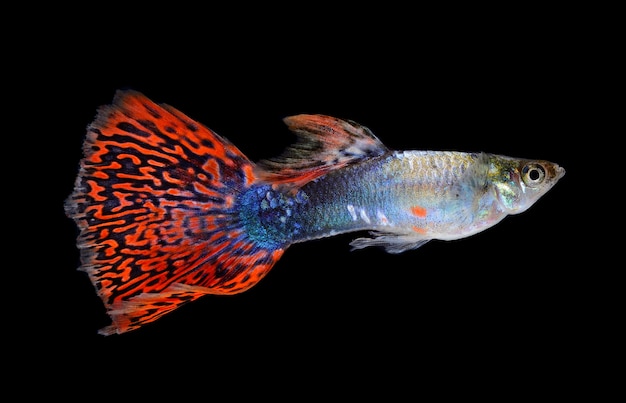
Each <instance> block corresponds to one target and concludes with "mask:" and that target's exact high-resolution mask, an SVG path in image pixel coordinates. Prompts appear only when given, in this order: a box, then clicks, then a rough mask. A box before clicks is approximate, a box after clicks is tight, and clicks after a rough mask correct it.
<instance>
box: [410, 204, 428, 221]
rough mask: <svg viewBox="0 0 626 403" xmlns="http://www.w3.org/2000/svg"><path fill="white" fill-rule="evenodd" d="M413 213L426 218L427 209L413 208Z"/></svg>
mask: <svg viewBox="0 0 626 403" xmlns="http://www.w3.org/2000/svg"><path fill="white" fill-rule="evenodd" d="M411 213H413V214H414V215H415V216H417V217H419V218H424V217H426V209H425V208H424V207H422V206H413V207H411Z"/></svg>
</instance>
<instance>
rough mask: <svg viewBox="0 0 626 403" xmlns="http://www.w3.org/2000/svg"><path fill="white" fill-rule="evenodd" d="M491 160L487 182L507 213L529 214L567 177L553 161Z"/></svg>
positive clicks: (496, 157) (497, 157)
mask: <svg viewBox="0 0 626 403" xmlns="http://www.w3.org/2000/svg"><path fill="white" fill-rule="evenodd" d="M490 160H491V161H490V167H489V174H488V179H489V181H490V182H491V184H492V185H493V189H494V191H495V194H496V198H497V201H498V204H499V205H500V208H501V209H502V211H504V212H506V213H507V214H519V213H521V212H523V211H526V210H527V209H528V208H529V207H530V206H532V205H533V204H535V202H536V201H537V200H539V198H540V197H541V196H543V195H544V194H546V193H547V192H548V191H549V190H550V189H552V187H553V186H554V185H555V184H556V183H557V182H558V181H559V179H561V178H562V177H563V175H565V169H563V168H562V167H560V166H559V165H557V164H555V163H553V162H550V161H544V160H527V159H519V158H511V157H504V156H492V158H490Z"/></svg>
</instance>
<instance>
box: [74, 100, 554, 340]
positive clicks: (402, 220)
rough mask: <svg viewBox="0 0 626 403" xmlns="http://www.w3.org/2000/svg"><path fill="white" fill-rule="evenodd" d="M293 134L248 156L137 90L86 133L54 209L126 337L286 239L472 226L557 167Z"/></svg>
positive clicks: (328, 132)
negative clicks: (293, 138)
mask: <svg viewBox="0 0 626 403" xmlns="http://www.w3.org/2000/svg"><path fill="white" fill-rule="evenodd" d="M285 122H286V124H287V125H288V127H289V128H290V129H291V130H292V131H293V132H294V133H296V134H297V135H298V141H297V142H296V143H295V144H293V145H292V146H290V147H288V148H287V149H286V150H285V152H284V153H283V154H282V155H280V156H278V157H276V158H273V159H268V160H264V161H259V162H258V163H253V162H251V161H250V160H249V159H248V158H247V157H246V156H245V155H244V154H243V153H241V151H239V150H238V149H237V148H236V147H235V146H234V145H233V144H232V143H230V142H229V141H228V140H227V139H225V138H223V137H221V136H219V135H217V134H216V133H215V132H213V131H211V130H210V129H208V128H206V127H205V126H203V125H201V124H199V123H197V122H195V121H193V120H192V119H190V118H189V117H187V116H185V115H184V114H183V113H181V112H180V111H178V110H176V109H174V108H172V107H170V106H168V105H158V104H155V103H153V102H152V101H150V100H149V99H148V98H146V97H145V96H143V95H142V94H140V93H138V92H135V91H118V93H117V94H116V96H115V99H114V101H113V103H112V104H111V105H107V106H104V107H101V108H100V110H99V112H98V115H97V117H96V119H95V121H94V122H93V123H92V124H91V125H90V126H89V127H88V130H87V132H88V133H87V138H86V140H85V145H84V154H85V157H84V158H83V160H82V161H81V167H80V171H79V174H78V176H77V179H76V184H75V189H74V191H73V193H72V194H71V195H70V197H69V198H68V199H67V201H66V204H65V208H66V213H67V215H68V216H69V217H70V218H73V219H74V220H75V222H76V223H77V225H78V228H79V230H80V234H79V237H78V241H77V245H78V247H79V249H80V250H81V252H82V253H81V261H82V266H81V270H83V271H85V272H87V274H88V275H89V277H90V279H91V281H92V283H93V284H94V286H95V287H96V290H97V292H98V295H99V296H100V297H101V298H102V300H103V302H104V304H105V306H106V308H107V312H108V314H109V316H110V317H111V319H112V322H113V323H112V324H111V325H110V326H108V327H106V328H104V329H102V330H101V331H100V333H101V334H104V335H109V334H113V333H124V332H127V331H130V330H134V329H137V328H139V327H141V326H142V325H144V324H146V323H150V322H152V321H154V320H156V319H158V318H159V317H161V316H163V315H164V314H166V313H168V312H171V311H172V310H174V309H176V308H177V307H179V306H180V305H182V304H184V303H187V302H190V301H193V300H195V299H197V298H199V297H201V296H203V295H207V294H235V293H239V292H243V291H245V290H247V289H249V288H250V287H252V286H254V285H255V284H257V283H258V281H260V280H261V279H262V278H263V277H264V276H265V275H266V274H267V272H268V271H269V270H270V269H271V268H272V266H273V265H274V264H275V263H276V261H277V260H278V259H280V257H281V256H282V254H283V253H284V251H285V250H286V249H287V248H288V247H289V246H290V245H292V244H294V243H298V242H306V241H309V240H313V239H319V238H323V237H328V236H333V235H337V234H341V233H347V232H356V231H370V235H371V236H370V237H363V238H357V239H355V240H354V241H352V243H351V245H352V247H353V248H355V249H360V248H364V247H368V246H381V247H383V248H385V250H386V251H388V252H390V253H400V252H403V251H406V250H409V249H415V248H417V247H420V246H422V245H423V244H424V243H426V242H428V241H429V240H432V239H440V240H451V239H459V238H463V237H467V236H470V235H472V234H476V233H478V232H480V231H483V230H485V229H487V228H489V227H491V226H493V225H495V224H497V223H498V222H499V221H500V220H502V219H503V218H504V217H506V216H507V215H509V214H517V213H520V212H522V211H525V210H526V209H528V208H529V207H530V206H532V205H533V204H534V203H535V202H536V201H537V200H538V199H539V198H540V197H541V196H542V195H543V194H545V193H546V192H547V191H548V190H549V189H551V188H552V187H553V186H554V184H555V183H556V182H557V181H558V180H559V179H560V178H561V177H562V176H563V175H564V173H565V171H564V169H563V168H561V167H559V166H558V165H557V164H555V163H552V162H549V161H543V160H526V159H518V158H511V157H507V156H500V155H494V154H487V153H483V152H478V153H464V152H454V151H396V150H390V149H388V148H387V147H386V146H384V145H383V143H382V142H380V140H379V139H378V138H377V137H376V136H375V135H374V134H373V133H372V132H371V131H370V130H369V129H367V128H366V127H364V126H361V125H359V124H358V123H355V122H352V121H348V120H341V119H337V118H333V117H329V116H324V115H296V116H291V117H288V118H286V119H285Z"/></svg>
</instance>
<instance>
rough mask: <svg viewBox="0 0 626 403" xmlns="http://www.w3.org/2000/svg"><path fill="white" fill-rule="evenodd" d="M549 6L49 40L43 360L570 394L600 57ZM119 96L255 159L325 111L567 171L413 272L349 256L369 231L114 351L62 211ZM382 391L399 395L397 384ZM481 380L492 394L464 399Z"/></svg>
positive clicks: (405, 257) (43, 98) (132, 25)
mask: <svg viewBox="0 0 626 403" xmlns="http://www.w3.org/2000/svg"><path fill="white" fill-rule="evenodd" d="M535 11H536V12H529V14H528V15H526V14H525V16H524V17H521V16H520V17H519V18H513V17H512V15H511V14H510V13H508V12H505V13H503V14H502V15H500V17H499V18H491V17H486V16H483V17H482V18H479V19H475V17H472V18H466V16H465V15H464V13H462V12H457V13H454V15H453V16H452V15H450V14H448V13H447V12H445V11H444V12H438V13H435V14H422V15H420V16H419V17H417V16H414V15H404V16H403V15H402V14H403V12H401V11H400V10H396V11H395V12H393V13H392V14H390V15H377V14H376V13H373V14H371V15H369V16H367V17H357V16H343V17H341V18H340V17H339V16H337V15H335V14H333V13H330V12H329V13H320V14H317V15H316V16H315V17H311V18H309V19H306V20H305V21H304V20H300V19H296V20H294V19H288V20H286V21H283V22H282V23H281V24H277V25H273V24H270V23H269V22H267V21H266V20H265V19H263V18H261V17H259V18H258V19H256V18H251V19H250V20H247V21H248V22H254V23H253V24H248V23H245V24H244V23H243V22H241V23H240V24H233V25H228V24H226V25H227V26H225V27H224V26H217V25H216V23H217V22H218V20H219V18H217V17H212V18H207V19H206V21H204V22H203V23H202V24H200V25H198V22H197V21H196V22H185V21H184V20H183V21H178V24H176V25H175V27H170V26H168V24H164V22H163V18H166V17H165V16H163V17H161V19H160V20H158V21H155V20H148V21H146V20H142V21H141V22H138V21H135V20H134V19H125V18H123V17H122V16H116V18H115V19H113V20H112V21H111V22H110V23H97V24H96V23H91V22H90V21H88V20H87V21H84V22H83V23H79V24H78V26H77V27H76V29H70V30H68V31H67V32H66V33H65V34H64V35H61V37H60V38H55V39H54V40H53V41H50V44H49V46H50V49H53V50H54V54H55V56H54V57H53V58H51V59H50V60H46V68H40V69H38V70H37V71H38V73H37V74H36V75H37V79H38V80H41V81H43V82H45V83H46V85H45V86H44V85H42V87H41V88H40V92H39V95H38V96H39V98H38V102H39V103H40V104H41V105H48V106H49V107H47V108H45V109H47V110H46V112H51V117H50V118H49V123H50V124H49V127H50V128H54V132H48V131H47V128H46V132H47V133H46V140H48V141H49V143H47V144H46V147H47V150H48V151H50V153H48V155H51V153H54V164H50V165H47V166H51V167H52V169H53V170H54V189H53V190H52V192H50V194H52V195H53V199H52V202H51V203H50V205H49V207H50V209H51V212H52V215H53V217H54V229H55V231H54V235H53V236H51V237H50V238H51V240H52V243H53V245H54V254H52V255H48V256H47V257H46V258H47V261H48V264H47V265H46V266H45V268H44V270H42V274H41V276H40V277H39V278H41V279H42V281H41V283H40V284H39V285H43V287H42V288H43V291H42V292H41V293H39V294H38V295H40V296H42V297H43V298H42V300H43V301H44V302H42V303H41V305H40V306H37V307H35V308H33V312H32V314H30V315H29V316H28V317H29V318H37V320H36V321H35V322H36V327H40V326H41V328H42V329H41V331H42V332H43V333H45V334H48V335H49V336H48V337H41V339H40V340H38V341H37V342H35V343H34V344H35V346H36V347H38V348H40V349H41V351H42V355H41V356H42V357H49V359H48V358H45V359H43V360H42V364H44V366H45V367H50V368H51V369H53V368H55V367H56V365H58V364H59V363H61V362H63V361H66V360H68V361H69V362H71V365H70V366H71V367H72V368H73V370H72V372H71V373H72V376H76V375H77V374H80V373H81V372H82V369H81V368H83V369H84V371H85V373H89V371H92V370H93V368H97V369H98V370H99V371H101V372H102V373H103V374H105V375H103V376H105V377H114V374H118V373H120V372H123V373H125V374H126V375H125V377H124V379H126V382H129V383H131V381H130V380H128V379H129V376H130V375H128V374H132V373H136V374H145V373H152V374H153V375H154V376H155V378H154V381H155V382H156V383H158V382H159V377H164V378H165V377H167V376H169V375H168V374H171V373H180V372H185V373H187V372H193V373H195V374H196V376H200V377H202V376H206V377H207V378H210V377H217V376H218V375H216V374H219V376H220V379H222V377H223V378H224V379H230V380H235V381H238V380H241V385H246V384H247V383H248V382H249V381H250V378H256V377H260V376H262V375H265V376H267V375H268V373H269V374H271V373H274V371H278V369H280V370H279V372H276V373H275V378H273V380H274V382H273V383H270V384H269V385H271V388H280V386H279V384H280V382H281V379H282V377H287V376H289V375H294V374H299V373H305V372H306V371H310V372H306V373H307V375H306V376H305V375H303V376H301V377H300V376H295V377H294V378H297V379H298V380H295V381H294V380H293V379H291V380H290V383H291V385H294V384H297V385H302V386H301V388H302V389H300V390H301V391H306V393H320V394H321V395H324V392H323V390H325V387H326V386H329V385H331V386H332V385H343V386H344V387H346V388H347V390H350V389H352V388H355V389H361V390H363V389H365V390H369V389H372V390H374V389H380V390H386V389H387V388H389V389H396V387H398V388H399V389H403V390H411V389H412V385H414V384H415V382H419V383H420V384H423V383H424V382H426V383H428V382H430V380H432V381H433V382H436V383H437V384H438V383H439V382H441V383H442V384H445V383H446V380H449V379H454V381H453V382H454V384H455V385H460V386H458V387H459V388H476V390H478V391H480V390H483V388H484V390H487V389H488V388H489V386H488V384H489V383H490V381H487V380H486V379H492V380H497V383H499V384H500V385H502V384H505V385H509V388H508V390H509V391H511V390H515V391H517V390H520V391H526V390H527V389H526V388H527V387H529V386H528V385H529V384H531V385H533V387H534V386H541V385H542V386H547V387H548V386H549V385H551V387H552V389H550V390H551V392H550V393H557V391H558V390H559V389H560V388H571V387H572V384H571V383H570V382H572V380H571V378H569V377H567V376H564V377H563V378H562V379H560V380H559V381H558V382H557V384H556V385H554V384H553V382H554V374H555V373H558V374H563V373H567V374H570V375H572V377H575V376H576V375H575V374H578V373H579V371H582V370H583V367H584V366H583V365H582V364H581V362H582V361H585V360H587V359H589V358H590V357H592V356H593V352H592V351H591V350H589V349H581V346H582V345H584V344H585V340H586V339H585V337H586V336H584V334H585V333H584V331H585V329H587V327H588V326H589V325H590V322H593V320H592V319H591V317H592V313H591V312H590V311H589V310H590V309H591V308H589V306H590V305H589V304H590V301H589V297H588V296H587V295H589V294H591V292H595V291H596V290H593V289H592V288H593V287H595V286H594V285H593V283H589V282H587V279H586V278H587V276H588V274H587V272H586V271H585V270H584V268H583V267H581V266H578V265H576V264H574V263H573V262H572V260H571V258H567V254H568V253H571V252H572V249H576V246H574V245H575V244H572V243H571V242H570V240H573V239H576V240H578V237H577V236H576V231H578V230H579V228H580V227H579V226H580V222H576V221H575V220H574V219H573V215H572V211H573V210H572V209H573V207H572V200H574V197H575V195H576V193H577V192H578V190H576V186H577V183H578V181H579V176H580V171H581V168H580V167H577V165H576V164H578V163H579V161H578V155H575V154H576V153H575V152H574V147H575V146H576V144H577V140H576V138H577V136H580V135H582V134H585V133H586V131H587V125H588V121H587V120H586V119H587V117H586V116H585V113H584V112H583V111H584V110H585V109H586V106H587V105H588V104H589V102H590V101H589V98H588V97H587V92H588V91H589V87H590V86H591V84H590V83H589V82H588V81H587V79H586V78H585V73H586V67H585V65H584V63H583V62H584V61H585V60H586V59H587V58H588V57H590V55H589V53H588V45H589V44H588V42H587V41H588V39H587V36H586V29H585V27H584V24H583V25H582V26H581V25H579V24H575V23H573V22H571V21H570V19H568V18H566V17H565V16H564V15H563V14H561V13H560V11H559V12H556V11H552V12H549V11H547V10H541V11H537V10H535ZM561 11H562V10H561ZM477 14H478V16H480V14H481V13H480V12H477ZM414 17H415V18H414ZM383 21H384V24H382V22H383ZM192 27H193V29H192ZM83 35H84V36H83ZM81 37H82V38H81ZM120 88H132V89H135V90H138V91H140V92H143V93H144V94H145V95H146V96H148V97H149V98H151V99H152V100H154V101H156V102H159V103H161V102H162V103H167V104H169V105H172V106H174V107H176V108H178V109H179V110H181V111H183V112H184V113H186V114H187V115H188V116H190V117H191V118H193V119H195V120H197V121H199V122H201V123H203V124H205V125H207V126H208V127H210V128H211V129H213V130H215V131H216V132H217V133H219V134H220V135H222V136H224V137H226V138H228V139H229V140H231V141H232V142H233V143H234V144H236V145H237V146H238V147H239V148H240V149H241V150H242V151H243V152H244V153H245V154H246V155H248V156H249V157H250V159H252V160H253V161H256V160H259V159H261V158H265V157H271V156H274V155H276V154H278V153H280V152H281V151H282V150H283V148H284V147H285V146H287V145H288V144H289V143H290V142H291V141H293V139H294V137H293V136H292V134H291V133H290V132H289V131H288V130H287V129H286V127H285V126H284V125H283V123H282V121H281V119H282V118H284V117H285V116H289V115H292V114H298V113H322V114H328V115H332V116H336V117H340V118H345V119H351V120H354V121H356V122H359V123H361V124H363V125H365V126H367V127H369V128H370V129H371V130H372V131H373V132H374V133H375V134H376V135H377V136H378V137H379V138H380V139H381V141H382V142H383V143H385V144H386V145H387V146H388V147H390V148H394V149H432V150H458V151H485V152H490V153H496V154H504V155H509V156H515V157H525V158H538V159H547V160H551V161H554V162H556V163H558V164H560V165H561V166H563V167H564V168H565V169H566V170H567V174H566V176H565V177H564V178H563V179H561V181H560V182H559V183H558V184H557V185H556V187H555V188H553V189H552V190H551V191H550V192H549V193H548V194H547V195H545V196H544V197H543V198H542V199H541V200H540V201H539V202H538V203H537V204H536V205H535V206H533V207H532V208H531V209H530V210H528V211H527V212H525V213H523V214H521V215H518V216H511V217H508V218H506V219H505V220H504V221H503V222H501V223H500V224H498V225H497V226H495V227H494V228H491V229H489V230H487V231H484V232H483V233H480V234H477V235H475V236H472V237H470V238H466V239H463V240H458V241H451V242H441V241H433V242H430V243H428V244H426V245H425V246H423V247H422V248H420V249H418V250H415V251H409V252H405V253H403V254H400V255H390V254H387V253H385V252H384V251H383V250H379V249H374V248H368V249H364V250H360V251H354V252H351V251H350V247H349V242H350V240H351V239H353V238H354V237H355V236H356V235H357V234H348V235H341V236H336V237H332V238H326V239H321V240H317V241H312V242H308V243H304V244H298V245H294V246H292V247H290V248H289V249H288V250H287V252H286V253H285V254H284V255H283V257H282V258H281V260H280V261H279V262H278V263H277V264H276V266H275V267H274V268H273V269H272V271H271V272H270V273H269V275H268V276H267V277H266V278H265V279H263V280H262V281H261V282H260V283H259V284H258V285H257V286H255V287H254V288H253V289H251V290H250V291H248V292H246V293H243V294H240V295H235V296H207V297H204V298H202V299H200V300H198V301H196V302H194V303H191V304H188V305H186V306H184V307H182V308H180V309H178V310H176V311H175V312H173V313H171V314H168V315H166V316H165V317H163V318H162V319H160V320H158V321H156V322H154V323H152V324H149V325H146V326H145V327H143V328H141V329H139V330H137V331H133V332H130V333H127V334H124V335H114V336H108V337H103V336H100V335H98V334H97V330H98V329H100V328H101V327H103V326H106V325H108V324H109V320H108V317H107V315H106V313H105V311H104V307H103V306H102V304H101V302H100V300H99V299H98V297H97V296H96V294H95V292H94V289H93V287H92V285H91V284H90V282H89V280H88V278H87V276H86V274H84V273H81V272H78V271H77V270H76V268H77V267H78V266H79V264H80V262H79V252H78V250H77V249H76V246H75V238H76V235H77V229H76V227H75V225H74V223H73V222H72V220H70V219H68V218H67V217H65V216H64V213H63V201H64V199H65V198H66V197H67V196H68V195H69V194H70V192H71V190H72V187H73V182H74V179H75V177H76V173H77V170H78V163H79V160H80V158H81V146H82V141H83V136H84V134H85V128H86V126H87V125H88V124H89V123H90V122H91V121H92V120H93V118H94V116H95V112H96V109H97V107H98V106H100V105H103V104H107V103H109V102H111V100H112V98H113V95H114V93H115V91H116V90H117V89H120ZM574 259H575V258H574ZM581 318H584V319H582V320H581ZM29 320H30V321H31V322H32V321H33V320H32V319H29ZM311 368H319V370H311ZM401 368H405V369H401ZM527 368H532V370H530V371H528V370H527ZM153 371H154V372H153ZM311 371H312V373H314V374H315V375H313V376H312V375H311ZM157 374H158V376H157ZM390 374H391V375H390ZM352 376H354V378H350V379H353V380H351V381H348V380H347V378H348V377H352ZM384 376H390V377H391V378H392V379H393V380H392V382H391V383H385V384H384V385H382V384H380V383H379V382H380V379H379V377H384ZM130 377H131V378H132V376H130ZM270 377H271V375H270ZM474 377H475V378H476V379H482V380H481V381H479V382H478V383H477V384H474V383H473V382H468V383H465V381H464V380H465V379H469V378H472V379H474ZM98 379H101V378H98V377H95V376H94V377H93V379H92V381H93V382H96V383H97V382H98ZM294 382H295V383H294ZM300 382H302V383H300ZM269 385H268V386H267V388H270V386H269ZM170 386H171V385H170ZM213 387H215V385H213ZM242 388H244V389H243V390H245V387H244V386H242ZM453 389H454V388H453ZM446 390H447V389H446Z"/></svg>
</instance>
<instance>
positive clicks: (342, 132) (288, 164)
mask: <svg viewBox="0 0 626 403" xmlns="http://www.w3.org/2000/svg"><path fill="white" fill-rule="evenodd" d="M284 122H285V123H286V124H287V126H288V127H289V129H290V130H291V131H292V132H294V133H295V134H296V135H297V136H298V140H297V141H296V142H295V143H294V144H293V145H291V146H290V147H288V148H287V149H286V150H285V151H284V152H283V154H281V155H280V156H278V157H276V158H271V159H268V160H263V161H260V162H259V164H258V167H257V168H258V172H257V175H258V176H259V177H260V178H261V179H263V180H266V181H268V182H272V183H276V184H289V185H291V186H294V187H300V186H302V185H304V184H305V183H307V182H310V181H311V180H313V179H315V178H318V177H320V176H322V175H324V174H326V173H327V172H328V171H331V170H334V169H339V168H342V167H344V166H346V165H348V164H352V163H354V162H356V161H359V160H362V159H365V158H372V157H375V156H379V155H382V154H384V153H385V152H387V151H388V149H387V147H385V145H384V144H383V143H381V142H380V140H378V138H377V137H376V136H375V135H374V134H373V133H372V132H371V131H370V130H369V129H368V128H367V127H365V126H361V125H360V124H358V123H355V122H353V121H350V120H341V119H337V118H334V117H331V116H325V115H295V116H289V117H287V118H285V119H284Z"/></svg>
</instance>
